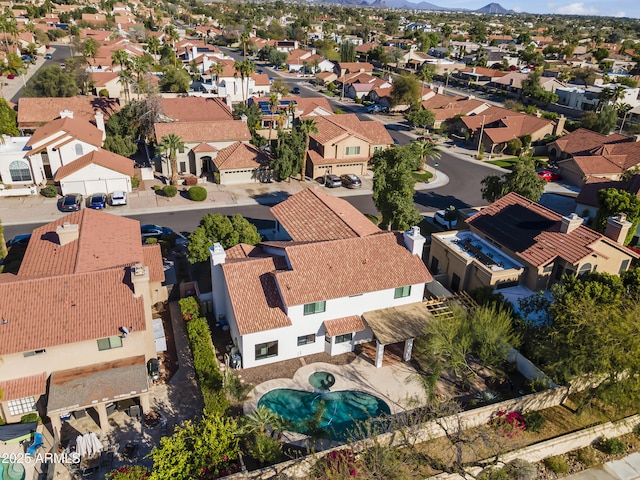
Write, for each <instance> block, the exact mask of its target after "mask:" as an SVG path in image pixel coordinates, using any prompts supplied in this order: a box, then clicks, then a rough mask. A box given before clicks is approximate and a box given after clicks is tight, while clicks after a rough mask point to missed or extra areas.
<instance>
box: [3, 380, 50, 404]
mask: <svg viewBox="0 0 640 480" xmlns="http://www.w3.org/2000/svg"><path fill="white" fill-rule="evenodd" d="M46 391H47V375H46V374H45V373H39V374H37V375H31V376H29V377H22V378H14V379H13V380H5V381H4V382H0V392H2V401H3V402H8V401H9V400H18V399H19V398H25V397H37V396H39V395H42V394H44V393H45V392H46Z"/></svg>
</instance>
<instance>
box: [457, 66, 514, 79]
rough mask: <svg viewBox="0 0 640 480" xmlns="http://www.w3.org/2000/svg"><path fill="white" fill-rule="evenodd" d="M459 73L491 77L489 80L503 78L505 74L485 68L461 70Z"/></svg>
mask: <svg viewBox="0 0 640 480" xmlns="http://www.w3.org/2000/svg"><path fill="white" fill-rule="evenodd" d="M460 72H462V73H476V74H478V75H483V76H485V77H491V78H495V77H504V76H505V75H506V74H507V72H503V71H501V70H494V69H493V68H486V67H469V68H463V69H462V70H460Z"/></svg>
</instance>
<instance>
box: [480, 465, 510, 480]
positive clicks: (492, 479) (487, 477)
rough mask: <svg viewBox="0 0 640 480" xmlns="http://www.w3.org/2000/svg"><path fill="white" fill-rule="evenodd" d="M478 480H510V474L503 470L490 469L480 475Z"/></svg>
mask: <svg viewBox="0 0 640 480" xmlns="http://www.w3.org/2000/svg"><path fill="white" fill-rule="evenodd" d="M478 480H509V474H508V473H507V472H505V471H504V470H503V469H502V468H498V467H489V468H485V469H484V470H483V471H482V472H481V473H480V475H478Z"/></svg>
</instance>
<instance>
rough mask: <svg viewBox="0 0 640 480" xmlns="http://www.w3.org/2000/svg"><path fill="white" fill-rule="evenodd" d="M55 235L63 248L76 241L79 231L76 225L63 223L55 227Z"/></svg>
mask: <svg viewBox="0 0 640 480" xmlns="http://www.w3.org/2000/svg"><path fill="white" fill-rule="evenodd" d="M56 233H57V234H58V243H59V244H60V246H61V247H63V246H65V245H66V244H68V243H71V242H73V241H74V240H77V239H78V235H79V234H80V230H79V226H78V225H77V224H71V223H69V222H64V223H63V224H62V225H58V226H57V227H56Z"/></svg>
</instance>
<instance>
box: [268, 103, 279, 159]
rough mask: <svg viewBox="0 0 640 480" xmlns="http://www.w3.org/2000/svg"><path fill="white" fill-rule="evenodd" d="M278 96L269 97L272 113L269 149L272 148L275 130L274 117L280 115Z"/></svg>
mask: <svg viewBox="0 0 640 480" xmlns="http://www.w3.org/2000/svg"><path fill="white" fill-rule="evenodd" d="M279 103H280V102H278V95H276V94H275V93H272V94H271V95H269V111H270V112H271V117H272V118H270V119H269V148H271V130H272V129H273V116H274V115H275V114H276V113H278V104H279Z"/></svg>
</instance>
